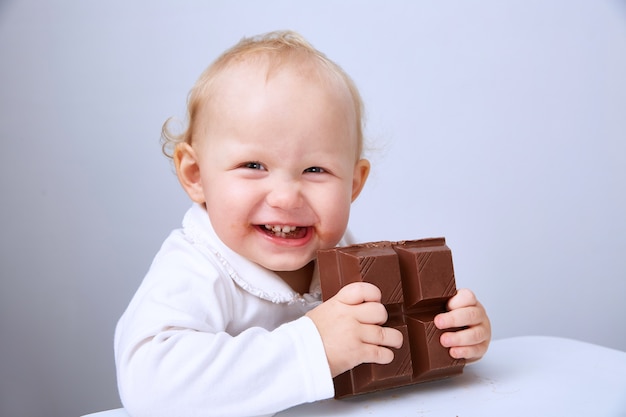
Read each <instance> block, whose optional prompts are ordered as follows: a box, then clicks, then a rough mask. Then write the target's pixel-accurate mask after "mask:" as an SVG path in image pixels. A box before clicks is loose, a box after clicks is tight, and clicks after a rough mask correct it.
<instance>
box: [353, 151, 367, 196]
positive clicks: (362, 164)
mask: <svg viewBox="0 0 626 417" xmlns="http://www.w3.org/2000/svg"><path fill="white" fill-rule="evenodd" d="M369 174H370V161H368V160H367V159H359V160H358V161H357V163H356V165H355V166H354V173H353V176H352V201H354V200H356V198H357V197H358V196H359V194H361V190H363V186H364V185H365V181H367V177H368V176H369Z"/></svg>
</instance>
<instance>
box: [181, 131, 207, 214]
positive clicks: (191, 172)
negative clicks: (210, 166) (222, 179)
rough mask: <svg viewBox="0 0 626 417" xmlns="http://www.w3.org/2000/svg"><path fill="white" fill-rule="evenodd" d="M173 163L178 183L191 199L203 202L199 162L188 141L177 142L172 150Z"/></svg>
mask: <svg viewBox="0 0 626 417" xmlns="http://www.w3.org/2000/svg"><path fill="white" fill-rule="evenodd" d="M174 165H175V167H176V175H177V176H178V181H180V185H182V186H183V189H184V190H185V192H187V195H188V196H189V198H191V200H192V201H194V202H196V203H199V204H203V203H204V202H205V201H206V200H205V198H204V189H203V188H202V176H201V175H200V164H199V163H198V157H197V155H196V151H195V149H193V148H192V147H191V145H189V144H188V143H179V144H178V145H176V149H175V150H174Z"/></svg>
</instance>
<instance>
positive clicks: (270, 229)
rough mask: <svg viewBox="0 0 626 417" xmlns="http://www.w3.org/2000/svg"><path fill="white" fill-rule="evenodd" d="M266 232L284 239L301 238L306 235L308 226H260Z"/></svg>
mask: <svg viewBox="0 0 626 417" xmlns="http://www.w3.org/2000/svg"><path fill="white" fill-rule="evenodd" d="M260 228H261V229H262V230H263V231H264V232H265V233H267V234H269V235H272V236H276V237H280V238H283V239H301V238H303V237H304V236H306V233H307V227H300V226H287V225H280V224H266V225H263V226H261V227H260Z"/></svg>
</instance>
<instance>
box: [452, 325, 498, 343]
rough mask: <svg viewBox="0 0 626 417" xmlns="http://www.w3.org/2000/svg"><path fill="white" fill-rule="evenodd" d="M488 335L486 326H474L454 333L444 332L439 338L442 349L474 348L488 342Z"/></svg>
mask: <svg viewBox="0 0 626 417" xmlns="http://www.w3.org/2000/svg"><path fill="white" fill-rule="evenodd" d="M488 339H489V334H488V331H487V327H486V326H475V327H470V328H467V329H463V330H459V331H456V332H446V333H443V334H442V335H441V337H440V342H441V345H442V346H444V347H460V346H474V345H479V344H481V343H484V342H486V341H488Z"/></svg>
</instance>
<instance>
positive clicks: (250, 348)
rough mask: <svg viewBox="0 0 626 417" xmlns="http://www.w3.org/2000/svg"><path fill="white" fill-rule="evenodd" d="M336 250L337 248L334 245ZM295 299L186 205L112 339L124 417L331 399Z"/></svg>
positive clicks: (312, 297) (223, 412) (315, 292)
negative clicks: (180, 223)
mask: <svg viewBox="0 0 626 417" xmlns="http://www.w3.org/2000/svg"><path fill="white" fill-rule="evenodd" d="M342 243H346V242H342ZM319 303H320V287H319V274H318V273H317V271H316V273H315V274H314V278H313V282H312V284H311V291H310V293H309V294H305V295H303V296H300V295H299V294H297V293H296V292H294V291H293V290H292V289H291V287H289V285H287V284H286V283H285V282H284V281H283V280H281V279H280V277H279V276H278V275H276V274H275V273H273V272H272V271H269V270H267V269H265V268H263V267H261V266H259V265H258V264H255V263H253V262H250V261H248V260H247V259H245V258H243V257H242V256H240V255H238V254H236V253H235V252H233V251H232V250H230V249H229V248H228V247H226V246H225V245H224V244H223V243H222V242H221V241H220V240H219V238H218V237H217V236H216V234H215V231H214V230H213V228H212V226H211V222H210V220H209V218H208V215H207V213H206V210H205V209H204V208H203V207H202V206H200V205H193V206H192V208H191V209H190V210H189V211H188V212H187V213H186V215H185V217H184V220H183V227H182V229H177V230H175V231H173V232H172V233H171V235H170V236H169V237H168V238H167V239H166V240H165V242H164V243H163V246H162V247H161V249H160V251H159V252H158V254H157V255H156V257H155V259H154V261H153V263H152V265H151V267H150V269H149V271H148V273H147V275H146V277H145V278H144V280H143V282H142V283H141V285H140V287H139V289H138V290H137V292H136V294H135V295H134V297H133V299H132V301H131V302H130V305H129V306H128V308H127V310H126V311H125V312H124V314H123V315H122V317H121V318H120V320H119V323H118V325H117V328H116V332H115V360H116V366H117V378H118V386H119V391H120V396H121V399H122V402H123V404H124V407H125V408H126V410H127V411H128V413H129V414H130V415H131V416H133V417H143V416H150V417H161V416H163V417H165V416H167V417H173V416H176V417H189V416H203V417H207V416H256V415H267V414H270V415H271V414H273V413H275V412H278V411H280V410H283V409H286V408H289V407H291V406H294V405H297V404H301V403H305V402H311V401H316V400H320V399H325V398H329V397H332V396H333V395H334V389H333V383H332V378H331V374H330V369H329V367H328V362H327V360H326V355H325V352H324V346H323V344H322V340H321V338H320V335H319V333H318V331H317V329H316V327H315V325H314V323H313V322H312V321H311V320H310V319H309V318H308V317H306V316H304V313H306V312H307V311H308V310H310V309H311V308H313V307H315V306H316V305H318V304H319Z"/></svg>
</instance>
